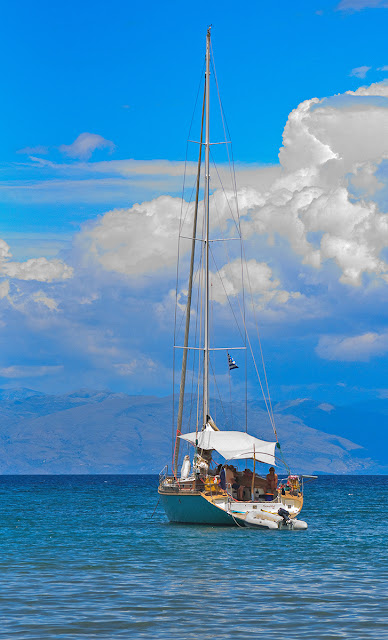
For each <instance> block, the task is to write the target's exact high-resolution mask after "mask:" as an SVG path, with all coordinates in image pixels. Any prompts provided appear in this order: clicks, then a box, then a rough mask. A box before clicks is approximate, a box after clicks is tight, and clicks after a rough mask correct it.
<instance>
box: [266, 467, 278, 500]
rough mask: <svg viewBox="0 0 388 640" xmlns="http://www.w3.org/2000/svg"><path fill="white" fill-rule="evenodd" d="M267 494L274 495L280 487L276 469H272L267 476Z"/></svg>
mask: <svg viewBox="0 0 388 640" xmlns="http://www.w3.org/2000/svg"><path fill="white" fill-rule="evenodd" d="M266 481H267V482H266V487H265V490H266V493H272V494H274V493H275V491H276V489H277V487H278V477H277V475H276V473H275V469H274V467H270V469H269V473H267V475H266Z"/></svg>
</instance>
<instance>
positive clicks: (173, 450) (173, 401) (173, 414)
mask: <svg viewBox="0 0 388 640" xmlns="http://www.w3.org/2000/svg"><path fill="white" fill-rule="evenodd" d="M204 65H205V63H204V64H203V65H202V71H201V76H200V81H199V84H198V89H197V95H196V99H195V103H194V109H193V113H192V116H191V121H190V126H189V132H188V136H187V138H190V133H191V128H192V126H193V121H194V116H195V111H196V108H197V103H198V97H199V92H200V89H201V85H202V81H203V75H204V73H203V72H204ZM188 148H189V141H188V139H187V141H186V152H185V163H184V172H183V184H182V197H181V208H180V218H179V233H178V247H177V266H176V283H175V310H174V337H173V340H174V345H173V346H174V348H173V376H172V377H173V380H172V440H171V445H172V467H173V469H174V464H173V460H174V456H175V448H176V438H174V431H175V346H176V335H177V307H178V282H179V261H180V242H181V233H182V224H183V223H182V218H183V203H184V201H185V200H184V194H185V188H186V175H187V156H188ZM193 191H194V188H193V190H192V192H191V197H192V194H193ZM187 209H188V207H187ZM186 215H187V210H186ZM185 218H186V216H185ZM174 441H175V446H174ZM174 475H175V473H174Z"/></svg>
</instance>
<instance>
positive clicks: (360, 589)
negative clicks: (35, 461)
mask: <svg viewBox="0 0 388 640" xmlns="http://www.w3.org/2000/svg"><path fill="white" fill-rule="evenodd" d="M156 484H157V481H156V478H153V477H150V476H148V477H139V476H82V477H77V476H67V477H36V476H35V477H32V476H31V477H18V478H17V477H2V478H0V500H1V504H2V519H1V522H0V544H1V550H2V551H1V554H0V581H1V584H0V606H1V611H2V629H1V632H0V637H4V638H7V639H8V638H10V637H12V638H15V639H16V638H23V639H26V640H27V639H33V638H39V640H41V639H42V638H44V639H45V640H48V639H50V638H65V639H66V640H72V639H74V640H75V639H76V640H80V638H96V639H98V640H100V639H101V640H102V639H104V640H105V639H106V640H114V639H115V638H126V639H128V638H131V639H132V638H147V639H149V638H151V637H152V638H155V639H156V638H160V639H164V638H166V639H167V638H168V639H169V640H170V639H171V640H175V639H176V640H178V638H179V640H182V639H185V640H192V639H193V640H194V639H195V640H198V638H201V639H202V640H207V639H209V640H210V639H212V640H213V639H214V638H220V639H223V640H224V639H231V640H240V638H241V639H242V638H244V639H246V638H269V637H272V636H273V635H274V634H276V635H277V636H280V637H287V638H290V639H294V640H299V639H300V640H302V639H308V640H336V639H342V638H346V639H347V640H353V639H354V640H356V639H357V640H361V639H362V640H364V639H365V640H375V639H377V638H378V639H379V640H381V639H382V638H384V637H387V635H388V634H387V609H386V602H387V600H386V598H387V595H388V594H387V555H386V550H385V549H386V544H385V539H386V522H385V520H384V513H385V511H386V507H387V504H386V503H387V488H388V479H387V478H384V477H380V478H379V479H378V481H377V480H376V478H370V477H360V478H354V477H352V478H346V477H338V478H337V477H334V478H333V477H330V478H327V477H326V478H325V477H324V478H320V479H319V480H318V481H317V482H316V483H315V484H311V485H309V487H307V494H306V501H305V508H304V511H303V516H304V518H305V519H306V520H307V521H308V523H309V529H308V531H306V532H287V531H283V532H272V531H268V532H266V531H256V530H244V529H230V528H213V527H199V526H173V525H169V524H168V523H167V521H166V518H165V515H164V513H163V511H162V510H161V509H160V508H158V509H157V510H156V512H155V515H154V517H153V518H152V519H151V514H152V512H153V510H154V507H155V504H156V501H157V495H156ZM1 634H2V635H1Z"/></svg>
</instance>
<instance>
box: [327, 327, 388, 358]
mask: <svg viewBox="0 0 388 640" xmlns="http://www.w3.org/2000/svg"><path fill="white" fill-rule="evenodd" d="M315 351H316V353H317V354H318V356H319V357H320V358H324V359H325V360H340V361H345V362H346V361H348V362H360V361H361V362H367V361H369V360H370V359H371V358H373V357H376V356H382V355H384V354H386V353H387V352H388V331H386V332H383V333H376V332H372V331H371V332H368V333H363V334H361V335H358V336H351V337H347V336H321V338H320V339H319V342H318V345H317V347H316V349H315Z"/></svg>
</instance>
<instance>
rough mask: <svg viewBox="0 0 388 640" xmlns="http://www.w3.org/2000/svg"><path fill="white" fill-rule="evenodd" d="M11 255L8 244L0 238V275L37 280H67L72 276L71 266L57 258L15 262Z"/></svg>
mask: <svg viewBox="0 0 388 640" xmlns="http://www.w3.org/2000/svg"><path fill="white" fill-rule="evenodd" d="M11 257H12V254H11V252H10V248H9V246H8V244H7V243H6V242H5V241H4V240H0V276H6V277H9V278H15V279H17V280H37V281H39V282H53V281H59V280H67V279H69V278H71V277H72V276H73V269H72V267H69V266H68V265H67V264H65V263H64V262H62V260H59V259H57V258H52V259H50V260H48V259H47V258H30V259H29V260H26V261H25V262H15V261H12V260H10V258H11Z"/></svg>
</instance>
